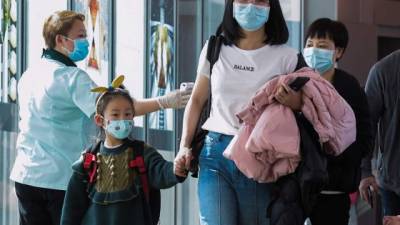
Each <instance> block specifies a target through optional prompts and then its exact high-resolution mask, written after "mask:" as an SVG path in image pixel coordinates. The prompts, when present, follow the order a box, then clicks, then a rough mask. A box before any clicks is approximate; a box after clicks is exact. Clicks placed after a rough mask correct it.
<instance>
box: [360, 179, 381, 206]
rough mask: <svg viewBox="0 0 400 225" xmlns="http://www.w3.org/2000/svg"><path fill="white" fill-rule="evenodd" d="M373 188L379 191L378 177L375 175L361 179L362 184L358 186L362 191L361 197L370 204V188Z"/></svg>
mask: <svg viewBox="0 0 400 225" xmlns="http://www.w3.org/2000/svg"><path fill="white" fill-rule="evenodd" d="M370 188H372V191H374V192H377V191H378V183H377V182H376V179H375V177H374V176H370V177H366V178H364V179H362V180H361V181H360V185H359V187H358V190H359V191H360V195H361V198H362V199H363V200H364V201H366V202H368V204H370V205H371V204H372V202H371V201H370V196H369V195H370V194H371V193H369V192H368V189H370Z"/></svg>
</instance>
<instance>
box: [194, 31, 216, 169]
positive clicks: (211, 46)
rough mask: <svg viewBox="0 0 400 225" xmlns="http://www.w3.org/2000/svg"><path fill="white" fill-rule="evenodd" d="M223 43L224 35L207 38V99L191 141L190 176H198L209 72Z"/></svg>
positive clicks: (209, 91)
mask: <svg viewBox="0 0 400 225" xmlns="http://www.w3.org/2000/svg"><path fill="white" fill-rule="evenodd" d="M222 43H224V37H223V36H222V35H217V36H216V35H211V37H210V38H209V39H208V47H207V60H208V61H209V62H210V79H209V88H208V99H207V102H206V103H205V104H204V106H203V108H202V110H201V113H200V116H199V120H198V122H197V126H196V130H195V133H194V136H193V140H192V143H191V149H192V156H193V159H192V161H191V162H190V169H189V171H190V172H191V173H192V177H197V176H198V170H199V168H198V164H199V155H200V152H201V149H202V148H203V145H204V140H205V138H206V136H207V134H208V131H207V130H203V129H202V128H201V127H202V126H203V124H204V123H205V122H206V120H207V119H208V117H209V116H210V110H211V97H212V96H211V74H212V69H213V66H214V64H215V62H217V60H218V58H219V53H220V51H221V45H222Z"/></svg>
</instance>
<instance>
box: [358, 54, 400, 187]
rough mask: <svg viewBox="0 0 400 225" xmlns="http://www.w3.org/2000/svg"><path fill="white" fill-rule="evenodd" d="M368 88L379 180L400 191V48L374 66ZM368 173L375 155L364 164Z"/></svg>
mask: <svg viewBox="0 0 400 225" xmlns="http://www.w3.org/2000/svg"><path fill="white" fill-rule="evenodd" d="M365 90H366V94H367V98H368V102H369V107H370V112H371V120H372V125H373V127H372V129H373V134H374V137H377V138H376V141H377V143H376V147H377V148H378V149H379V155H378V160H377V169H378V183H379V184H380V186H381V187H382V188H384V189H387V190H390V191H394V192H396V193H397V194H398V195H400V50H398V51H395V52H393V53H392V54H390V55H389V56H386V57H385V58H383V59H382V60H380V61H379V62H377V63H376V64H375V65H374V66H373V67H372V69H371V71H370V73H369V76H368V80H367V84H366V87H365ZM367 176H371V155H369V156H368V157H366V158H365V159H364V160H363V164H362V177H367Z"/></svg>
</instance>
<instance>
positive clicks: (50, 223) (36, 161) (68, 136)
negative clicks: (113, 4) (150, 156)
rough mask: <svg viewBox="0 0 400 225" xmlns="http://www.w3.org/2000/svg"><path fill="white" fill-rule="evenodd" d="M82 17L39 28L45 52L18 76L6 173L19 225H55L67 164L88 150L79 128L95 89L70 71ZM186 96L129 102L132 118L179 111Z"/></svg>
mask: <svg viewBox="0 0 400 225" xmlns="http://www.w3.org/2000/svg"><path fill="white" fill-rule="evenodd" d="M84 20H85V17H84V15H82V14H78V13H75V12H73V11H59V12H55V13H54V14H52V15H51V16H50V17H49V18H48V19H47V20H46V21H45V24H44V27H43V37H44V40H45V43H46V46H47V49H45V50H44V51H43V56H42V60H41V61H40V62H39V63H37V64H36V65H34V66H32V67H31V68H29V69H28V70H27V71H26V72H25V73H24V74H23V76H22V78H21V80H20V83H19V86H18V91H19V106H20V112H19V113H20V119H21V120H20V124H19V129H20V132H19V135H18V141H17V147H16V148H17V152H18V153H17V158H16V161H15V164H14V167H13V170H12V172H11V179H12V180H13V181H15V190H16V194H17V197H18V204H19V212H20V224H22V225H39V224H40V225H58V224H59V223H60V216H61V209H62V205H63V200H64V195H65V190H66V188H67V185H68V180H69V178H70V177H71V174H72V169H71V165H72V164H73V162H75V161H76V160H77V159H78V158H79V156H80V153H81V152H82V150H83V149H84V147H85V146H87V145H88V141H87V139H86V138H82V137H84V136H85V133H87V130H85V128H84V127H85V126H84V124H87V123H88V121H89V120H90V118H91V117H92V116H93V115H94V112H95V105H94V104H95V102H96V97H97V95H96V94H95V93H90V92H88V90H91V89H93V88H95V87H96V84H95V83H94V82H93V81H92V80H91V79H90V77H89V76H88V74H87V73H86V72H85V71H83V70H82V69H79V68H78V67H77V66H76V64H75V63H76V62H78V61H81V60H83V59H85V58H86V56H87V55H88V47H89V43H88V41H87V39H86V28H85V25H84V23H83V22H84ZM189 97H190V92H187V91H186V92H181V91H175V92H171V93H169V94H168V95H166V96H162V97H159V98H154V99H147V100H134V104H135V109H136V111H135V115H143V114H146V113H148V112H153V111H156V110H159V109H160V108H181V107H184V105H185V104H186V102H187V100H188V99H189Z"/></svg>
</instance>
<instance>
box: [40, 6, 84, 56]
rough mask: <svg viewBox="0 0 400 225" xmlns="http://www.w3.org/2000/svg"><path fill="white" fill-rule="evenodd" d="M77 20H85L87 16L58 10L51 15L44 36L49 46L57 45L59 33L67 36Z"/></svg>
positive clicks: (45, 24)
mask: <svg viewBox="0 0 400 225" xmlns="http://www.w3.org/2000/svg"><path fill="white" fill-rule="evenodd" d="M76 20H80V21H82V22H84V21H85V16H84V15H83V14H80V13H76V12H74V11H69V10H63V11H57V12H55V13H53V14H52V15H51V16H49V17H48V18H47V19H46V21H45V23H44V26H43V33H42V34H43V38H44V41H45V43H46V46H47V47H48V48H51V49H53V48H55V47H56V36H57V35H58V34H60V35H64V36H67V34H68V32H69V31H70V30H71V28H72V25H73V24H74V22H75V21H76Z"/></svg>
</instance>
